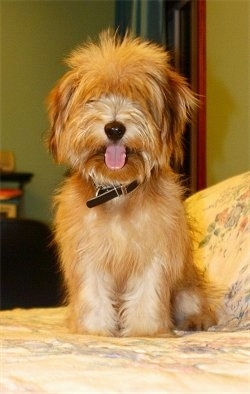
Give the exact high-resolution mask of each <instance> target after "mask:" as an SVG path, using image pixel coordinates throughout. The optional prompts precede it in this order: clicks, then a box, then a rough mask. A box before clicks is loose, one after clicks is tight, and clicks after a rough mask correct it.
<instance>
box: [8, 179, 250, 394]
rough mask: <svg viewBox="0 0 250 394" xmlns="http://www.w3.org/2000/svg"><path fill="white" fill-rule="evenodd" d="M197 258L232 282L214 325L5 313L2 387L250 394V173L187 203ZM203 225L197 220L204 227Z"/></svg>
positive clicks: (58, 311)
mask: <svg viewBox="0 0 250 394" xmlns="http://www.w3.org/2000/svg"><path fill="white" fill-rule="evenodd" d="M186 207H187V212H188V215H189V217H190V220H192V221H193V222H194V223H195V227H198V228H199V230H198V231H196V232H195V233H194V236H195V255H196V259H197V264H199V265H202V267H203V268H204V269H205V270H207V271H208V274H209V275H210V278H211V280H213V281H214V282H216V283H217V284H219V285H220V286H223V288H224V289H225V292H224V297H223V305H222V309H221V314H220V321H219V324H218V325H217V326H214V327H212V328H211V329H210V330H209V331H208V332H196V333H194V332H182V331H178V332H175V336H173V337H170V338H161V339H160V338H104V337H94V336H84V335H73V334H70V333H69V332H68V329H67V327H66V325H65V314H66V308H63V307H61V308H52V309H50V308H47V309H30V310H24V309H23V310H22V309H15V310H12V311H2V312H0V321H1V359H0V363H1V364H0V392H1V393H11V392H13V393H25V392H32V393H53V394H56V393H109V394H110V393H213V392H214V393H249V390H250V380H249V376H250V364H249V360H250V357H249V356H250V351H249V344H250V334H249V320H250V319H249V283H250V281H249V274H250V273H249V260H250V217H249V214H250V172H249V173H245V174H242V175H239V176H236V177H234V178H230V179H228V180H226V181H224V182H222V183H220V184H218V185H215V186H213V187H211V188H208V189H206V190H204V191H201V192H199V193H196V194H195V195H194V196H192V197H190V198H189V199H188V200H187V201H186ZM196 225H197V226H196Z"/></svg>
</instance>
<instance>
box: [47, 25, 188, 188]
mask: <svg viewBox="0 0 250 394" xmlns="http://www.w3.org/2000/svg"><path fill="white" fill-rule="evenodd" d="M67 63H68V65H69V66H70V68H71V70H70V71H69V72H68V73H67V74H66V75H65V76H64V77H63V78H62V79H61V81H59V83H58V84H57V86H56V87H55V88H54V90H52V92H51V94H50V96H49V117H50V122H51V129H50V134H49V138H48V140H49V146H50V150H51V151H52V153H53V155H54V157H55V159H56V160H57V161H58V162H60V163H66V164H68V165H70V167H72V168H73V169H74V170H76V171H78V172H80V173H81V174H82V175H83V176H84V177H85V178H89V177H91V178H92V179H93V180H94V181H95V182H96V183H97V184H110V183H112V184H116V183H129V182H131V181H133V180H137V181H138V182H143V181H144V180H145V179H148V178H149V177H150V176H151V174H152V171H154V172H158V171H159V170H164V169H167V168H169V166H170V160H171V159H172V160H175V161H178V160H180V159H181V157H182V149H181V135H182V132H183V129H184V126H185V123H186V121H187V120H188V117H189V113H190V111H191V110H192V108H193V107H194V106H195V102H196V100H195V98H194V96H193V94H192V93H191V91H190V90H189V88H188V87H187V84H186V82H185V80H184V79H183V78H182V77H180V76H179V75H178V74H176V73H175V72H174V71H173V70H171V68H170V67H169V66H168V55H167V53H166V52H165V51H164V50H163V49H162V48H160V47H158V46H156V45H154V44H151V43H149V42H144V41H141V40H140V39H133V38H131V37H129V36H126V37H125V38H124V39H123V40H120V39H119V38H117V37H116V36H114V35H112V34H111V33H110V32H105V33H103V34H102V35H101V36H100V42H99V43H98V44H94V43H89V44H86V45H85V46H83V47H80V48H79V49H77V50H76V51H74V52H73V53H72V54H71V56H70V57H69V59H68V61H67Z"/></svg>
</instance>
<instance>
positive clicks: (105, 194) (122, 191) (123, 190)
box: [86, 181, 139, 208]
mask: <svg viewBox="0 0 250 394" xmlns="http://www.w3.org/2000/svg"><path fill="white" fill-rule="evenodd" d="M138 185H139V183H138V182H137V181H133V182H131V183H130V184H129V185H126V186H125V185H109V186H102V185H95V187H96V195H95V197H93V198H91V199H90V200H88V201H87V202H86V204H87V207H88V208H93V207H96V206H97V205H101V204H104V203H105V202H107V201H110V200H112V199H113V198H116V197H120V196H125V195H126V194H128V193H130V192H132V191H133V190H134V189H135V188H136V187H137V186H138Z"/></svg>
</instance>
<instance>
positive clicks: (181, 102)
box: [163, 68, 198, 165]
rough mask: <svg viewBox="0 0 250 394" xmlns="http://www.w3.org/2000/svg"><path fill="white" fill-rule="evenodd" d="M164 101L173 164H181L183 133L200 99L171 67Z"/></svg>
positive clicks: (164, 128) (164, 123) (165, 131)
mask: <svg viewBox="0 0 250 394" xmlns="http://www.w3.org/2000/svg"><path fill="white" fill-rule="evenodd" d="M164 102H165V111H163V135H164V139H165V140H167V144H168V147H169V149H170V155H171V160H172V162H173V165H179V164H181V163H182V161H183V147H182V135H183V132H184V130H185V126H186V123H187V122H188V121H191V120H192V119H191V115H192V113H193V111H194V109H195V108H196V106H197V105H198V100H197V98H196V96H195V94H194V93H193V92H192V91H191V89H190V88H189V87H188V84H187V81H186V80H185V78H184V77H182V76H181V75H179V74H177V73H176V72H175V71H173V70H172V69H169V68H168V70H167V83H166V85H165V86H164Z"/></svg>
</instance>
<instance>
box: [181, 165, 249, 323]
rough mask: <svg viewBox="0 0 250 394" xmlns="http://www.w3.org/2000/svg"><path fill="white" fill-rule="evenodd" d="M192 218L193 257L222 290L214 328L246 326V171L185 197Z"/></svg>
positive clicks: (247, 264)
mask: <svg viewBox="0 0 250 394" xmlns="http://www.w3.org/2000/svg"><path fill="white" fill-rule="evenodd" d="M186 208H187V213H188V215H189V217H190V220H191V221H193V222H194V227H195V231H194V239H195V259H196V261H197V264H198V265H200V266H201V267H203V268H204V269H205V270H206V271H208V275H209V277H210V279H211V281H212V282H214V283H216V284H217V285H218V286H220V288H222V289H223V290H224V292H223V294H224V296H223V308H222V311H221V314H220V319H219V324H218V326H216V327H214V328H213V329H214V330H238V329H246V328H249V327H250V319H249V300H250V292H249V290H250V270H249V263H250V172H247V173H244V174H241V175H238V176H235V177H233V178H230V179H227V180H225V181H223V182H221V183H219V184H217V185H215V186H212V187H209V188H207V189H205V190H202V191H200V192H198V193H196V194H194V195H193V196H191V197H189V198H188V199H187V200H186Z"/></svg>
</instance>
